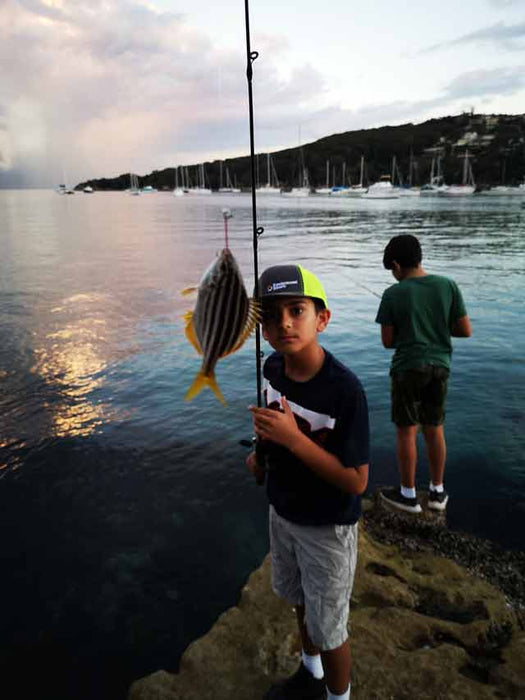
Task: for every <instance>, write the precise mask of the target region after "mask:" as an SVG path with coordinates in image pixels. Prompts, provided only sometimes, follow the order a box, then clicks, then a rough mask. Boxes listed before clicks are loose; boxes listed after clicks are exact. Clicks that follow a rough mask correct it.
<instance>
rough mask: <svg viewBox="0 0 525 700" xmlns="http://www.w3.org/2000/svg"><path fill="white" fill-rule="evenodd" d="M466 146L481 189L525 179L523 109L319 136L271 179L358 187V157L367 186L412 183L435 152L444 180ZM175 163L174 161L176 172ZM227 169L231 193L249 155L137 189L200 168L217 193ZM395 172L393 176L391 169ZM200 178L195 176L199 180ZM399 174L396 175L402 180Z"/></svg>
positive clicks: (292, 152)
mask: <svg viewBox="0 0 525 700" xmlns="http://www.w3.org/2000/svg"><path fill="white" fill-rule="evenodd" d="M466 151H468V154H469V158H470V160H471V164H472V168H473V170H474V172H475V179H476V183H477V185H478V187H479V188H480V189H486V188H489V187H494V186H498V185H510V186H516V185H519V184H521V183H523V182H524V178H525V114H518V115H505V114H474V113H473V112H467V113H463V114H460V115H455V116H447V117H441V118H438V119H429V120H427V121H425V122H423V123H421V124H412V123H407V124H402V125H400V126H383V127H379V128H374V129H360V130H356V131H347V132H344V133H340V134H333V135H331V136H326V137H323V138H321V139H319V140H317V141H315V142H312V143H308V144H304V145H302V146H300V147H296V148H288V149H284V150H281V151H276V152H273V153H271V161H272V172H274V173H275V174H276V175H277V178H275V177H274V178H273V179H274V183H275V184H278V186H279V187H281V188H283V189H285V190H286V189H289V188H291V187H293V186H297V183H298V182H299V180H300V179H301V176H302V175H303V174H304V173H303V169H304V168H306V169H307V171H308V178H309V183H310V185H311V186H312V187H315V188H319V187H326V186H327V185H328V186H329V187H332V186H348V185H353V186H355V185H357V184H358V183H359V181H360V175H361V172H360V171H361V158H362V157H363V158H364V163H366V167H365V174H364V182H365V184H368V183H369V184H372V183H373V182H377V181H379V179H380V178H381V176H385V174H386V175H389V174H390V173H392V172H393V170H394V168H393V165H392V164H393V162H395V172H394V175H393V177H394V179H396V178H397V180H398V182H397V183H396V184H401V182H402V183H403V184H405V185H407V184H410V185H412V186H419V185H424V184H426V183H428V182H430V179H431V174H432V173H434V169H433V165H434V166H435V164H436V163H437V160H438V158H439V165H440V169H441V170H440V172H441V174H442V176H443V180H444V182H447V183H449V184H452V183H459V182H461V180H462V169H463V157H464V155H465V152H466ZM175 165H176V166H177V172H176V168H175ZM224 172H227V173H228V177H229V178H230V180H231V181H232V182H233V185H234V187H235V191H237V189H240V190H241V191H246V190H248V188H249V186H250V158H249V156H242V157H238V158H228V159H226V160H224V161H220V160H215V161H213V162H204V163H199V164H189V163H188V164H182V163H181V164H174V167H170V168H165V169H164V170H154V171H153V172H151V173H149V174H146V175H141V176H139V177H138V185H139V187H141V188H144V187H151V188H155V189H157V190H164V191H168V190H169V191H172V190H173V189H174V187H175V186H176V184H177V183H178V182H179V181H181V177H182V178H183V181H184V177H185V178H186V183H187V185H188V186H190V187H191V186H193V187H197V186H198V184H199V182H201V180H202V173H205V187H207V188H210V189H212V190H216V191H219V188H220V187H221V182H223V179H224V176H223V173H224ZM396 173H397V174H396ZM199 178H200V179H199ZM399 178H400V179H399ZM256 179H257V183H256V184H257V186H261V187H264V186H265V185H266V184H267V154H266V153H259V154H258V155H257V172H256ZM129 186H130V173H124V174H122V175H119V176H117V177H113V178H95V179H91V180H86V181H85V182H81V183H79V184H78V185H76V186H75V190H83V189H84V188H86V187H92V188H93V189H94V190H101V191H105V190H126V189H128V188H129Z"/></svg>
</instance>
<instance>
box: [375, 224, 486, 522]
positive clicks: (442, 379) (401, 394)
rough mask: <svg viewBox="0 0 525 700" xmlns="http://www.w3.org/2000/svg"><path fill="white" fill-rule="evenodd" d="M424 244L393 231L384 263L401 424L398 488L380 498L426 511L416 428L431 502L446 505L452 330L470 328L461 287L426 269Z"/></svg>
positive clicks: (395, 416)
mask: <svg viewBox="0 0 525 700" xmlns="http://www.w3.org/2000/svg"><path fill="white" fill-rule="evenodd" d="M421 259H422V254H421V246H420V244H419V241H418V239H417V238H416V237H415V236H411V235H401V236H394V238H392V239H391V240H390V242H389V243H388V245H387V246H386V248H385V252H384V255H383V265H384V267H385V269H387V270H391V271H392V274H393V276H394V277H395V279H396V280H397V281H398V284H394V285H392V286H391V287H389V288H388V289H387V290H386V291H385V292H384V294H383V297H382V299H381V304H380V306H379V310H378V312H377V317H376V322H377V323H380V324H381V340H382V342H383V345H384V346H385V348H395V353H394V357H393V358H392V367H391V370H390V376H391V397H392V421H393V422H394V423H395V424H396V427H397V462H398V467H399V474H400V480H401V487H400V489H397V488H393V489H385V490H384V491H382V492H381V494H380V495H381V498H383V499H384V500H385V501H387V502H388V503H389V504H390V505H393V506H395V507H396V508H398V509H400V510H404V511H407V512H410V513H420V512H421V506H420V505H419V503H418V500H417V497H416V488H415V479H416V463H417V446H416V438H417V428H418V425H421V429H422V431H423V435H424V437H425V443H426V448H427V454H428V462H429V468H430V491H429V499H428V507H429V508H432V509H433V510H440V511H443V510H445V508H446V505H447V502H448V494H447V492H446V491H445V489H444V487H443V474H444V471H445V459H446V444H445V434H444V429H443V423H444V420H445V398H446V391H447V379H448V376H449V372H450V357H451V353H452V343H451V336H454V337H457V338H468V337H470V336H471V335H472V328H471V325H470V320H469V317H468V316H467V312H466V309H465V304H464V302H463V298H462V296H461V292H460V290H459V287H458V286H457V284H456V283H455V282H453V281H452V280H450V279H448V278H447V277H440V276H438V275H428V274H427V273H426V272H425V270H424V269H423V268H422V267H421Z"/></svg>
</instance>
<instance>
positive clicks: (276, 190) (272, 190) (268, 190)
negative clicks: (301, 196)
mask: <svg viewBox="0 0 525 700" xmlns="http://www.w3.org/2000/svg"><path fill="white" fill-rule="evenodd" d="M255 191H256V193H257V194H281V189H280V187H267V186H265V187H258V188H257V189H256V190H255Z"/></svg>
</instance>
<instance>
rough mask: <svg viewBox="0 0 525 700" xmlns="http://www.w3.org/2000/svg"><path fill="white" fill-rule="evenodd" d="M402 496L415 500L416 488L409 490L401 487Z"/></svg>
mask: <svg viewBox="0 0 525 700" xmlns="http://www.w3.org/2000/svg"><path fill="white" fill-rule="evenodd" d="M401 495H402V496H404V497H405V498H415V497H416V489H415V488H411V489H409V488H408V487H407V486H401Z"/></svg>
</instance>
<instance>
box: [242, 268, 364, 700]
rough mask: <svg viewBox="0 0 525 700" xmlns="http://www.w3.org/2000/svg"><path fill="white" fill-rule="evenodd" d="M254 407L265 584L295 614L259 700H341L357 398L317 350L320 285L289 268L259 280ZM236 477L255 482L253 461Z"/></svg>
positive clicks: (355, 505) (333, 362)
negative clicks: (284, 668)
mask: <svg viewBox="0 0 525 700" xmlns="http://www.w3.org/2000/svg"><path fill="white" fill-rule="evenodd" d="M258 289H259V297H260V300H261V301H262V308H263V322H262V328H263V337H264V338H265V340H267V341H268V342H269V343H270V345H271V346H272V347H273V349H274V350H275V352H274V353H273V354H272V355H271V356H270V357H269V358H268V359H267V361H266V362H265V365H264V379H265V403H266V407H265V408H255V407H252V408H251V409H250V410H251V412H252V416H253V424H254V430H255V433H256V435H257V436H258V438H259V440H260V441H261V443H262V446H263V449H264V453H265V455H266V457H265V463H266V464H265V468H267V494H268V499H269V501H270V542H271V554H272V586H273V589H274V591H275V592H276V593H277V595H279V596H280V597H283V598H285V599H286V600H287V601H289V602H290V603H291V604H292V605H293V606H295V610H296V614H297V623H298V627H299V633H300V636H301V641H302V647H303V651H302V662H301V665H300V667H299V669H298V670H297V671H296V673H295V674H294V675H293V676H291V677H290V678H288V679H287V680H286V681H284V682H282V683H280V684H278V685H274V686H272V688H271V689H270V690H269V692H268V694H267V695H266V696H265V697H266V698H268V700H270V699H272V700H278V699H281V700H284V699H288V700H291V699H293V698H297V699H299V698H301V699H302V700H305V699H312V700H313V699H317V698H319V699H320V698H326V697H327V698H328V700H336V699H337V700H348V698H349V697H350V671H351V657H350V645H349V641H348V632H347V623H348V615H349V603H350V595H351V592H352V586H353V580H354V574H355V566H356V560H357V521H358V520H359V517H360V515H361V494H362V493H363V492H364V491H365V489H366V486H367V483H368V461H369V427H368V408H367V402H366V396H365V393H364V390H363V387H362V386H361V384H360V382H359V380H358V379H357V377H356V376H355V375H354V374H353V372H351V371H350V370H349V369H348V368H346V367H345V366H344V365H343V364H341V363H340V362H339V361H338V360H337V359H336V358H335V357H334V356H333V355H331V354H330V353H329V352H328V351H327V350H325V349H324V348H323V347H321V345H320V344H319V341H318V334H319V333H321V332H323V331H324V330H325V328H326V327H327V325H328V322H329V320H330V315H331V314H330V311H329V309H328V304H327V300H326V295H325V292H324V289H323V286H322V284H321V283H320V281H319V280H318V279H317V277H315V275H313V274H312V273H311V272H309V271H308V270H305V269H304V268H303V267H302V266H300V265H278V266H275V267H271V268H268V269H267V270H265V271H264V272H263V274H262V275H261V278H260V280H259V287H258ZM247 463H248V467H249V469H250V471H251V472H252V473H254V474H255V476H256V477H257V479H258V480H259V481H260V480H261V477H262V472H263V465H261V464H258V463H257V458H256V455H255V453H252V454H251V455H250V456H249V457H248V460H247Z"/></svg>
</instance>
